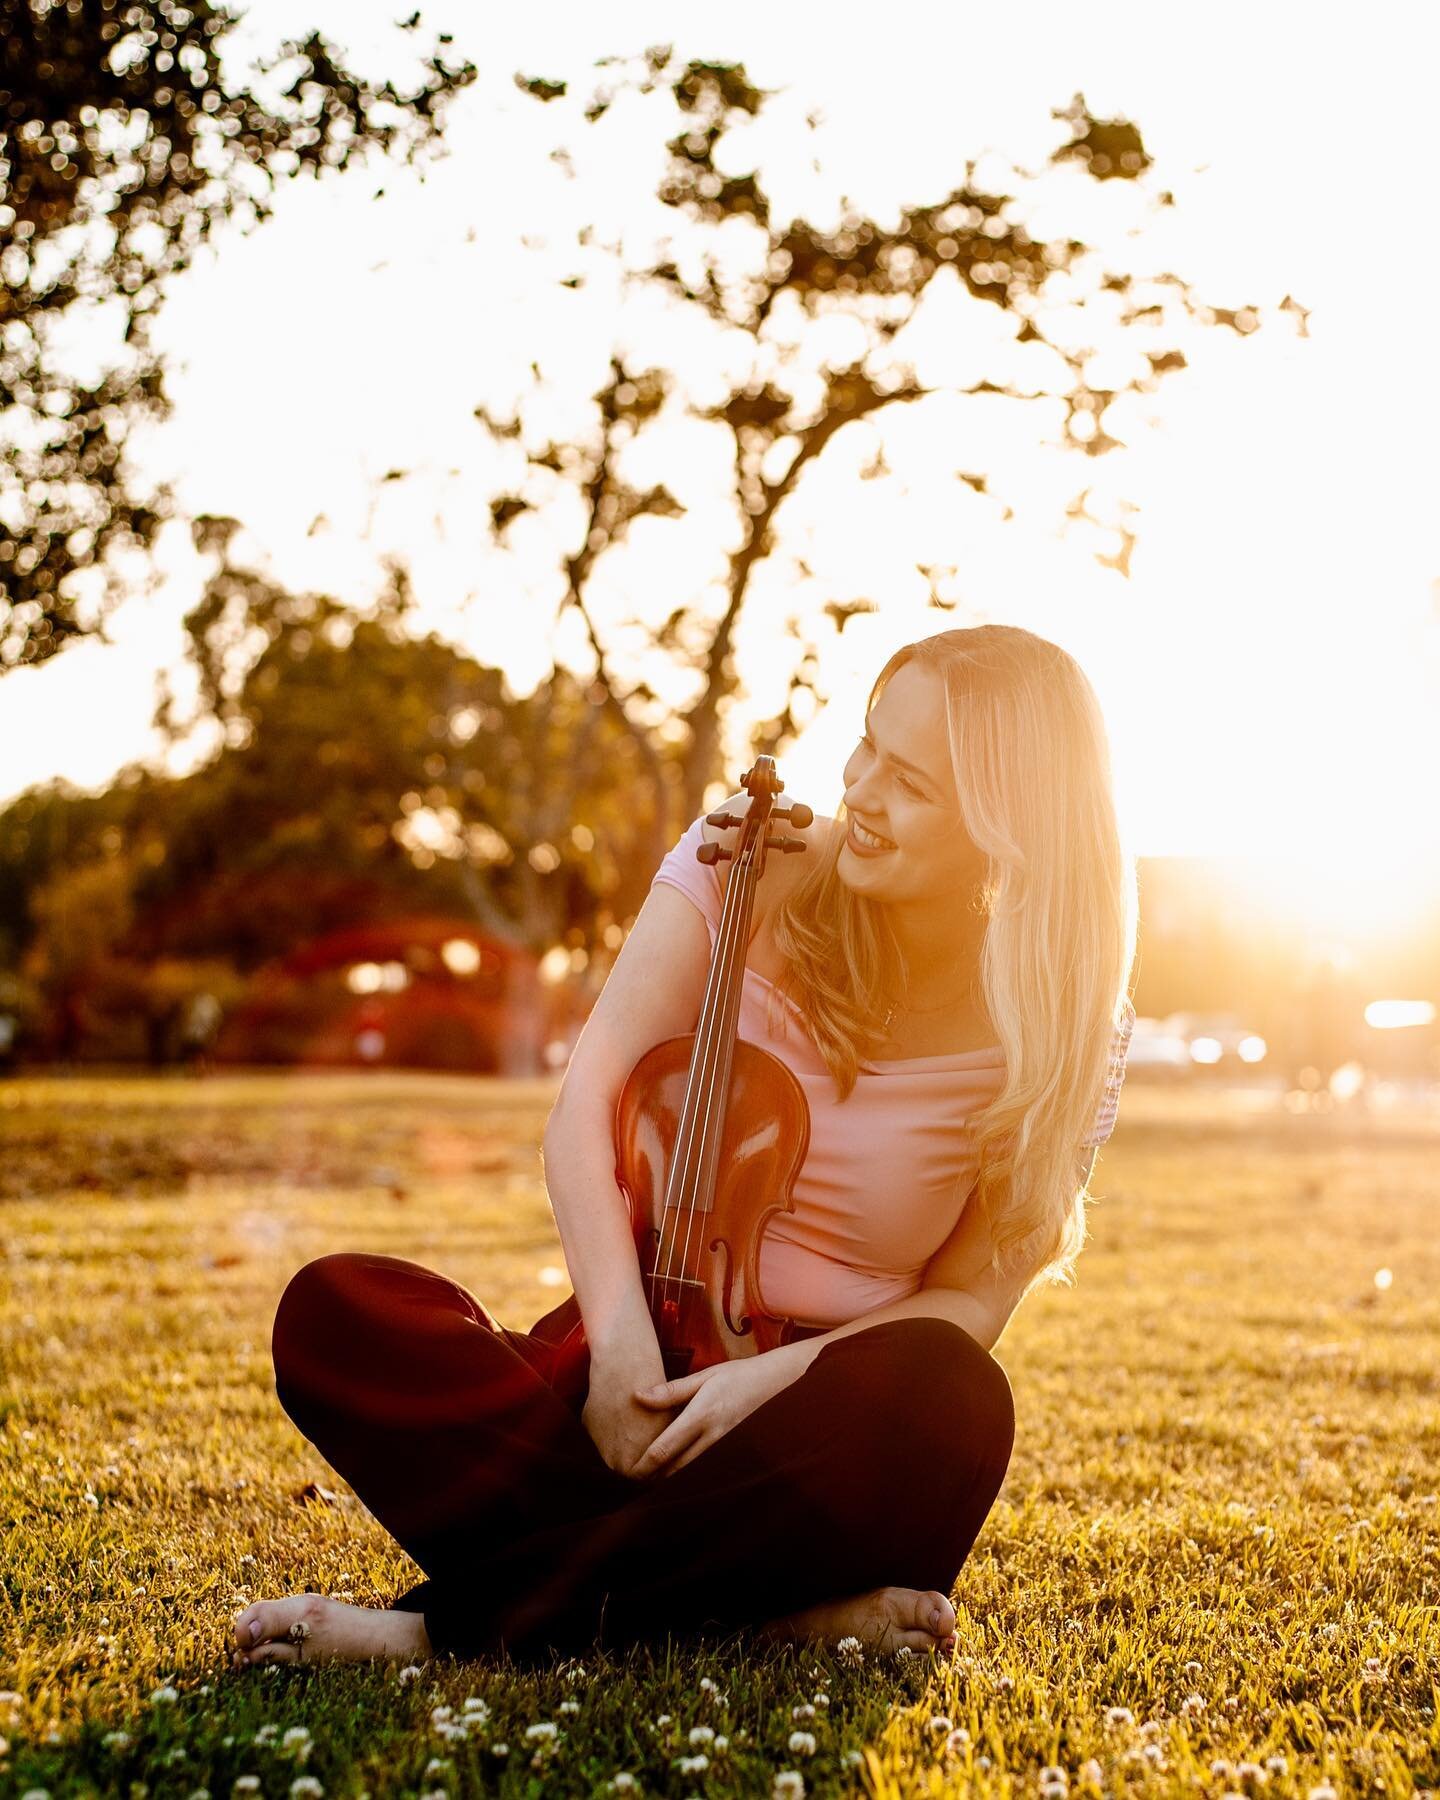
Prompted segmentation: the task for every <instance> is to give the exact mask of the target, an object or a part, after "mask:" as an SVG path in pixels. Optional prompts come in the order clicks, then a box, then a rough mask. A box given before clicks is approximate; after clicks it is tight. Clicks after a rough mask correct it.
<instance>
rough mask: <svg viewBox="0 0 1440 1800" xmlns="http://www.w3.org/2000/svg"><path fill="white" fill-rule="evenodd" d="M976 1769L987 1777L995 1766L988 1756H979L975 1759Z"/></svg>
mask: <svg viewBox="0 0 1440 1800" xmlns="http://www.w3.org/2000/svg"><path fill="white" fill-rule="evenodd" d="M975 1767H976V1768H977V1769H979V1771H980V1772H981V1774H982V1775H985V1774H988V1773H989V1772H990V1770H991V1769H993V1768H994V1767H995V1765H994V1763H992V1762H991V1760H990V1758H989V1757H988V1756H977V1757H976V1758H975Z"/></svg>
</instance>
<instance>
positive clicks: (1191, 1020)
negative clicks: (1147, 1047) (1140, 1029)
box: [1165, 1013, 1270, 1075]
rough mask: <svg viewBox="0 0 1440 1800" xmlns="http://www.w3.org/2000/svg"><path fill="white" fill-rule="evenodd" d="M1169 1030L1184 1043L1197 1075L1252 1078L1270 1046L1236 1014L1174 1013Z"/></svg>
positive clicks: (1169, 1022)
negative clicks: (1209, 1074) (1212, 1074)
mask: <svg viewBox="0 0 1440 1800" xmlns="http://www.w3.org/2000/svg"><path fill="white" fill-rule="evenodd" d="M1165 1029H1166V1031H1168V1032H1169V1033H1170V1034H1171V1035H1172V1036H1174V1037H1177V1038H1179V1039H1181V1040H1182V1042H1183V1043H1184V1044H1185V1047H1186V1052H1187V1054H1188V1056H1189V1058H1190V1063H1191V1066H1192V1069H1193V1070H1194V1071H1195V1072H1197V1073H1214V1074H1219V1075H1250V1074H1253V1073H1254V1072H1255V1070H1256V1069H1257V1068H1258V1067H1259V1066H1260V1064H1261V1063H1263V1062H1264V1060H1265V1058H1266V1057H1267V1056H1268V1055H1269V1053H1270V1046H1269V1045H1268V1044H1267V1043H1266V1042H1265V1040H1264V1038H1263V1037H1261V1035H1260V1033H1259V1032H1258V1031H1252V1030H1251V1029H1250V1027H1249V1026H1248V1025H1245V1024H1243V1023H1242V1022H1241V1020H1240V1019H1239V1018H1237V1017H1236V1015H1235V1014H1234V1013H1171V1015H1170V1017H1169V1018H1168V1019H1166V1020H1165Z"/></svg>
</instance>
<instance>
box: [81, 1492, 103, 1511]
mask: <svg viewBox="0 0 1440 1800" xmlns="http://www.w3.org/2000/svg"><path fill="white" fill-rule="evenodd" d="M80 1504H81V1505H82V1506H89V1507H93V1508H94V1510H95V1511H96V1512H99V1510H100V1496H99V1495H98V1494H97V1493H95V1492H94V1491H93V1490H92V1489H90V1488H86V1490H85V1492H84V1494H83V1495H82V1496H81V1501H80Z"/></svg>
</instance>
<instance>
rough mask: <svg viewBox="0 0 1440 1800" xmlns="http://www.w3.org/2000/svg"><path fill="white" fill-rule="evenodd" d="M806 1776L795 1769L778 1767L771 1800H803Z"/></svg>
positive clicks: (772, 1785)
mask: <svg viewBox="0 0 1440 1800" xmlns="http://www.w3.org/2000/svg"><path fill="white" fill-rule="evenodd" d="M804 1792H805V1777H804V1776H803V1775H801V1774H800V1773H799V1772H798V1771H797V1770H795V1769H777V1770H776V1771H775V1779H774V1781H773V1782H772V1783H771V1786H770V1795H771V1800H802V1796H803V1794H804Z"/></svg>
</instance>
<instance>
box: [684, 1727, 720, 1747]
mask: <svg viewBox="0 0 1440 1800" xmlns="http://www.w3.org/2000/svg"><path fill="white" fill-rule="evenodd" d="M690 1742H691V1743H692V1744H713V1743H714V1742H715V1732H714V1729H713V1728H712V1727H711V1726H709V1725H692V1726H691V1727H690Z"/></svg>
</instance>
